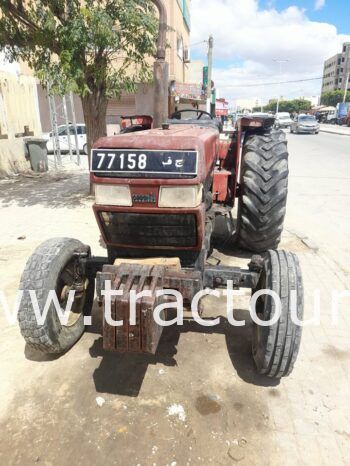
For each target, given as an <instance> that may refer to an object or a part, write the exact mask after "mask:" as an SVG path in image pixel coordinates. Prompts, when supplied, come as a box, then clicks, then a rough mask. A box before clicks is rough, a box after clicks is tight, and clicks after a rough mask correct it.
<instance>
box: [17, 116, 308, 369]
mask: <svg viewBox="0 0 350 466" xmlns="http://www.w3.org/2000/svg"><path fill="white" fill-rule="evenodd" d="M188 116H189V114H187V113H185V112H176V114H174V115H173V117H172V118H170V119H169V120H168V121H167V122H166V123H165V124H163V125H162V127H160V128H154V129H149V130H145V131H139V132H132V133H127V134H120V135H117V136H113V137H105V138H102V139H100V140H98V141H96V142H95V144H94V146H93V149H92V154H91V167H90V170H91V175H90V176H91V182H92V183H93V184H94V187H95V196H96V200H95V204H94V206H93V210H94V214H95V217H96V221H97V223H98V226H99V228H100V231H101V234H102V237H103V240H104V242H105V244H106V246H107V251H108V257H105V258H98V257H93V256H91V252H90V248H89V246H86V245H83V244H82V243H81V242H80V241H78V240H75V239H69V238H55V239H51V240H48V241H46V242H44V243H43V244H42V245H41V246H39V247H38V248H37V250H36V251H35V252H34V253H33V255H32V256H31V258H30V259H29V260H28V263H27V265H26V268H25V270H24V272H23V275H22V280H21V289H23V290H24V294H23V299H22V306H21V309H20V311H19V324H20V328H21V331H22V335H23V336H24V338H25V340H26V342H27V343H28V344H29V345H31V346H32V347H34V348H36V349H38V350H40V351H43V352H46V353H63V352H65V351H67V350H68V349H69V348H70V347H72V345H74V344H75V343H76V342H77V341H78V339H79V338H80V336H81V335H82V333H83V331H84V316H86V314H87V313H88V312H89V311H88V309H87V308H89V307H91V306H88V305H87V304H89V302H90V301H91V296H92V294H93V292H94V289H95V282H96V295H97V299H98V300H99V302H100V303H101V304H102V306H103V309H104V306H105V298H104V294H105V288H106V283H109V284H110V286H111V289H112V290H114V291H118V290H119V291H122V295H118V296H114V297H113V298H112V301H111V316H112V318H113V320H115V321H117V320H121V319H123V323H122V325H120V326H112V325H110V323H109V322H108V321H107V320H106V318H105V317H104V323H103V337H104V348H105V349H106V350H111V351H123V352H125V351H129V352H145V353H153V354H154V353H155V352H156V349H157V346H158V342H159V339H160V336H161V333H162V327H161V326H159V325H158V324H157V323H156V322H155V320H154V319H153V310H154V309H155V307H156V306H158V305H159V303H160V301H161V299H167V298H166V297H165V298H164V297H163V298H160V297H159V296H158V293H157V292H158V291H159V290H163V289H175V290H177V291H179V292H180V293H181V294H182V296H183V299H184V303H185V304H186V303H191V301H192V299H193V297H194V296H195V295H196V294H197V293H198V291H200V290H204V289H206V288H211V289H213V288H224V287H226V285H227V284H228V283H231V285H232V286H233V288H234V289H239V288H241V287H243V288H251V289H252V292H253V293H255V292H256V291H261V290H265V289H267V290H271V293H270V294H263V292H262V295H261V296H260V297H259V298H258V299H257V315H258V317H259V318H260V319H261V320H262V321H269V320H270V319H271V318H272V317H273V316H274V315H275V313H276V312H277V304H276V301H275V299H273V296H271V295H272V294H275V295H277V296H278V297H279V298H280V303H281V305H280V312H281V317H280V318H279V320H278V321H277V322H275V323H273V324H271V325H267V326H261V325H258V324H254V327H253V328H254V330H253V338H252V354H253V358H254V361H255V363H256V367H257V370H258V372H259V373H261V374H265V375H267V376H270V377H276V378H280V377H282V376H286V375H288V374H290V372H291V371H292V368H293V365H294V362H295V360H296V357H297V353H298V349H299V345H300V338H301V327H300V326H299V325H297V323H295V319H293V315H292V311H293V308H294V311H295V315H296V316H297V317H298V318H299V319H301V318H302V315H303V286H302V278H301V272H300V267H299V263H298V259H297V257H296V256H295V255H294V254H292V253H290V252H286V251H281V250H279V251H277V250H276V248H277V246H278V244H279V242H280V237H281V232H282V229H283V221H284V216H285V211H286V202H287V185H288V152H287V143H286V138H285V134H284V133H283V132H282V131H281V130H274V129H273V124H274V119H273V118H262V117H257V118H248V117H247V118H242V119H240V120H239V121H238V122H237V125H236V131H235V132H234V133H233V135H232V136H231V137H223V136H220V133H219V131H218V126H217V125H218V123H217V122H216V121H215V120H214V119H213V118H212V117H211V115H210V114H208V113H206V112H204V111H197V112H196V115H195V117H192V118H188ZM236 204H237V212H238V214H237V222H236V230H235V236H234V240H235V241H236V243H237V245H239V246H240V247H241V248H244V249H245V250H249V251H252V252H254V253H259V254H262V255H253V257H252V259H251V261H250V263H249V264H248V267H247V269H241V268H238V267H228V266H220V265H217V266H213V265H208V263H207V259H208V257H209V255H210V252H211V244H212V233H213V229H214V224H215V219H216V217H218V216H222V215H224V216H229V215H230V214H231V211H232V209H233V207H234V206H235V205H236ZM95 279H96V280H95ZM29 290H35V291H36V293H37V299H38V304H39V307H40V308H41V309H43V307H44V303H45V302H46V299H47V297H48V294H49V291H50V290H55V291H56V293H57V295H58V299H59V302H60V305H61V307H65V306H66V304H67V301H68V300H69V299H70V291H74V301H73V305H72V308H71V311H70V314H69V319H68V321H67V322H66V324H65V325H64V324H61V323H60V321H59V319H58V316H57V311H56V309H55V307H54V305H53V304H52V303H51V305H50V307H49V309H48V315H47V318H46V320H45V322H43V323H40V324H38V323H37V321H36V318H35V312H34V308H33V303H32V300H31V296H30V294H29ZM144 290H149V291H151V293H150V295H149V296H145V297H143V298H141V299H140V300H139V301H138V302H137V304H136V318H135V321H133V322H130V321H129V305H130V299H131V298H130V297H131V293H132V291H137V293H139V292H142V291H144ZM169 299H170V298H169Z"/></svg>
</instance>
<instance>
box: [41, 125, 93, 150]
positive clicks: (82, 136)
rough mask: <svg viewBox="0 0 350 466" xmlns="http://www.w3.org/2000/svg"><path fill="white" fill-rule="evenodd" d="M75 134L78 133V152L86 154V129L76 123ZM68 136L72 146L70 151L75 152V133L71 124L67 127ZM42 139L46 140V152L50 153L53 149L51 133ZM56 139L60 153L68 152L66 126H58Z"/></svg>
mask: <svg viewBox="0 0 350 466" xmlns="http://www.w3.org/2000/svg"><path fill="white" fill-rule="evenodd" d="M77 133H78V147H79V152H83V153H84V154H87V139H86V129H85V125H84V123H77ZM69 134H70V143H71V146H72V150H73V152H75V131H74V125H72V124H70V125H69ZM45 136H46V137H45ZM43 137H44V138H45V139H47V142H46V147H47V152H48V153H52V152H53V148H54V142H53V139H54V138H53V136H52V132H51V133H47V134H46V135H43ZM58 139H59V143H60V150H61V152H68V151H69V146H68V135H67V127H66V125H60V126H59V127H58Z"/></svg>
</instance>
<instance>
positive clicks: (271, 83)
mask: <svg viewBox="0 0 350 466" xmlns="http://www.w3.org/2000/svg"><path fill="white" fill-rule="evenodd" d="M320 79H323V77H321V78H308V79H296V80H294V81H276V82H270V83H248V84H228V85H221V84H220V87H225V88H228V87H255V86H275V85H277V84H290V83H303V82H306V81H317V80H320Z"/></svg>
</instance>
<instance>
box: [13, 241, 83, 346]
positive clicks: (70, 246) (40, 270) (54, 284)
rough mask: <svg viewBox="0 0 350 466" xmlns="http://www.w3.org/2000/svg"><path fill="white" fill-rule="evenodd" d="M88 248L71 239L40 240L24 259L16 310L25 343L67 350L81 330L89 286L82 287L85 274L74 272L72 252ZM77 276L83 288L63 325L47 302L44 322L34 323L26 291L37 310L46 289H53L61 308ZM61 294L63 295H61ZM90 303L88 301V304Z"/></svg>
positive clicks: (41, 305) (32, 311)
mask: <svg viewBox="0 0 350 466" xmlns="http://www.w3.org/2000/svg"><path fill="white" fill-rule="evenodd" d="M77 251H85V252H88V254H90V248H89V247H88V246H84V245H83V244H82V243H81V242H80V241H78V240H76V239H71V238H53V239H49V240H47V241H45V242H44V243H42V244H41V245H40V246H39V247H38V248H37V249H36V250H35V251H34V253H33V254H32V255H31V257H30V258H29V259H28V262H27V264H26V266H25V269H24V271H23V274H22V277H21V282H20V287H19V289H20V290H23V296H22V301H21V305H20V309H19V311H18V322H19V326H20V330H21V333H22V336H23V337H24V339H25V341H26V343H27V345H29V346H30V347H32V348H34V349H35V350H39V351H41V352H43V353H48V354H60V353H64V352H66V351H67V350H68V349H70V348H71V347H72V346H73V345H74V344H75V343H76V342H77V341H78V340H79V338H80V337H81V336H82V334H83V332H84V328H85V327H84V311H85V313H87V312H86V311H87V309H86V307H87V301H88V298H89V296H88V295H89V294H91V292H90V291H89V290H90V289H91V287H90V286H88V287H87V288H86V283H87V281H86V277H82V276H81V275H79V274H78V275H77V272H76V270H77V269H76V261H77V259H76V258H75V256H74V253H75V252H77ZM77 277H78V278H79V279H80V278H81V284H82V285H83V289H84V291H83V292H82V293H81V294H80V295H79V294H77V296H78V297H76V298H75V299H74V302H73V305H72V311H71V312H70V314H69V320H68V322H67V325H63V324H61V322H60V321H59V319H58V316H57V312H56V309H55V306H54V304H53V302H52V301H51V303H50V306H49V309H48V312H47V316H46V319H45V321H44V322H43V323H42V322H40V323H38V322H37V318H36V315H35V312H34V309H33V304H32V299H31V296H30V294H29V290H34V291H35V292H36V297H37V301H38V305H39V310H40V313H43V309H44V306H45V303H46V300H47V297H48V294H49V291H50V290H55V291H56V293H57V297H58V299H59V302H60V305H61V308H62V307H64V308H65V302H66V297H67V294H66V292H67V290H68V289H69V288H68V287H69V285H71V284H72V283H73V282H74V283H77V280H78V278H77ZM63 296H64V297H63ZM89 304H91V302H90V303H89Z"/></svg>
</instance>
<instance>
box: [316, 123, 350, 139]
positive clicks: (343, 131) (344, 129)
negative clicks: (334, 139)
mask: <svg viewBox="0 0 350 466" xmlns="http://www.w3.org/2000/svg"><path fill="white" fill-rule="evenodd" d="M320 131H322V132H323V133H333V134H340V135H342V136H350V127H348V126H338V125H325V124H321V125H320Z"/></svg>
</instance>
